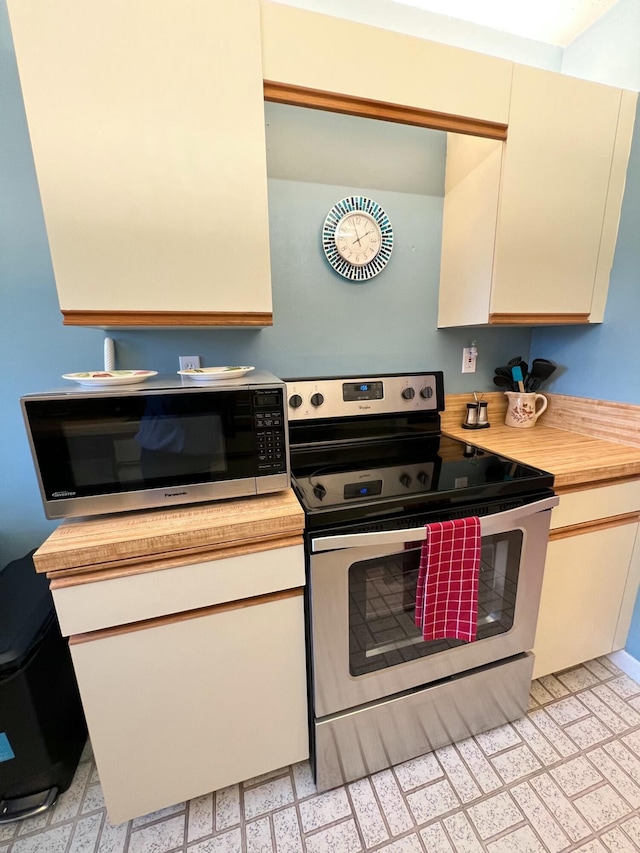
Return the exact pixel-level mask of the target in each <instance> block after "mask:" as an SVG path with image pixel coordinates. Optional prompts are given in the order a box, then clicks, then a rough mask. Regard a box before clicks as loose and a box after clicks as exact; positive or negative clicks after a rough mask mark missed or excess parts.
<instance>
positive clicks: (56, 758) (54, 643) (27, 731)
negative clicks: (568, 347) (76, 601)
mask: <svg viewBox="0 0 640 853" xmlns="http://www.w3.org/2000/svg"><path fill="white" fill-rule="evenodd" d="M32 555H33V551H32V552H31V553H30V554H27V555H26V556H25V557H22V558H21V559H19V560H14V561H13V562H12V563H9V564H8V565H7V566H5V568H4V569H2V570H0V823H7V822H9V821H14V820H21V819H23V818H26V817H31V816H32V815H34V814H37V813H38V812H41V811H44V810H45V809H47V808H49V807H50V806H52V805H53V804H54V803H55V801H56V799H57V797H58V794H59V793H61V792H62V791H65V790H66V789H67V788H68V787H69V785H70V784H71V781H72V779H73V774H74V773H75V771H76V768H77V766H78V762H79V760H80V756H81V754H82V750H83V748H84V745H85V743H86V739H87V727H86V723H85V719H84V713H83V711H82V705H81V703H80V696H79V694H78V685H77V683H76V678H75V674H74V671H73V666H72V663H71V656H70V654H69V647H68V644H67V641H66V639H65V638H64V637H62V636H61V634H60V628H59V625H58V620H57V617H56V614H55V610H54V606H53V599H52V597H51V592H50V591H49V582H48V580H47V578H46V577H45V576H44V575H39V574H37V573H36V571H35V568H34V566H33V560H32Z"/></svg>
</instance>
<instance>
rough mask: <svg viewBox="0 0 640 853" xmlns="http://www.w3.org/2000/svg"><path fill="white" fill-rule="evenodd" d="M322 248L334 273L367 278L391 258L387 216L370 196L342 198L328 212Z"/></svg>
mask: <svg viewBox="0 0 640 853" xmlns="http://www.w3.org/2000/svg"><path fill="white" fill-rule="evenodd" d="M322 247H323V249H324V253H325V255H326V257H327V260H328V261H329V263H330V264H331V266H332V267H333V268H334V270H335V271H336V272H337V273H339V274H340V275H341V276H344V278H348V279H350V280H351V281H367V279H370V278H373V277H374V275H378V273H380V272H382V270H383V269H384V268H385V266H386V265H387V264H388V262H389V258H390V257H391V251H392V250H393V229H392V227H391V223H390V222H389V217H388V216H387V214H386V213H385V212H384V210H383V209H382V208H381V207H380V205H379V204H378V203H377V202H375V201H373V200H372V199H370V198H365V197H364V196H349V197H348V198H343V199H342V200H341V201H339V202H338V203H337V204H334V206H333V207H332V208H331V210H330V211H329V213H328V214H327V218H326V219H325V221H324V225H323V226H322Z"/></svg>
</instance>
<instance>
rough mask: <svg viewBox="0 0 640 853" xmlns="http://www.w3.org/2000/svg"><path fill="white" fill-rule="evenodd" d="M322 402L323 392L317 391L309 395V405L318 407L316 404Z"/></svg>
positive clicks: (319, 404)
mask: <svg viewBox="0 0 640 853" xmlns="http://www.w3.org/2000/svg"><path fill="white" fill-rule="evenodd" d="M323 403H324V395H323V394H320V393H319V392H318V393H317V394H312V395H311V405H312V406H315V407H316V408H318V406H321V405H322V404H323Z"/></svg>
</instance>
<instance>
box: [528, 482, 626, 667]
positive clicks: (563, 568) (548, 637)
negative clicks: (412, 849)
mask: <svg viewBox="0 0 640 853" xmlns="http://www.w3.org/2000/svg"><path fill="white" fill-rule="evenodd" d="M639 509H640V485H639V483H638V481H634V482H631V483H626V484H621V485H618V486H616V485H614V486H606V487H602V488H599V489H586V490H584V491H581V492H573V493H568V494H565V495H561V497H560V506H559V507H557V510H558V516H557V517H555V513H556V510H554V511H553V513H554V515H552V527H553V528H554V529H552V531H551V540H550V542H549V546H548V550H547V559H546V563H545V572H544V581H543V585H542V597H541V602H540V613H539V617H538V627H537V632H536V640H535V645H534V653H535V664H534V671H533V675H534V678H538V677H540V676H542V675H548V674H549V673H552V672H557V671H559V670H562V669H567V668H568V667H571V666H575V665H577V664H579V663H582V662H584V661H587V660H591V659H592V658H596V657H599V656H601V655H605V654H609V653H610V652H612V651H615V650H617V649H621V648H624V645H625V642H626V639H627V633H628V631H629V625H630V622H631V615H632V612H633V606H634V604H635V600H636V595H637V592H638V585H639V582H640V545H638V544H637V539H638V538H639V537H638V528H639V525H638V510H639Z"/></svg>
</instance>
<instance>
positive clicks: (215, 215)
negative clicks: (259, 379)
mask: <svg viewBox="0 0 640 853" xmlns="http://www.w3.org/2000/svg"><path fill="white" fill-rule="evenodd" d="M222 6H224V9H222ZM9 12H10V20H11V28H12V31H13V37H14V42H15V48H16V56H17V60H18V68H19V72H20V80H21V84H22V90H23V96H24V101H25V107H26V114H27V120H28V125H29V132H30V136H31V143H32V147H33V153H34V159H35V165H36V171H37V176H38V183H39V187H40V193H41V198H42V205H43V209H44V216H45V222H46V228H47V234H48V238H49V244H50V250H51V258H52V262H53V269H54V273H55V279H56V284H57V288H58V295H59V301H60V307H61V309H62V313H63V315H64V318H65V323H68V324H78V325H104V326H117V325H133V326H145V325H169V326H171V325H229V326H233V325H258V326H259V325H269V324H270V323H271V310H272V303H271V285H270V259H269V232H268V207H267V178H266V157H265V138H264V110H263V90H262V65H261V35H260V6H259V0H234V2H232V3H224V4H220V3H217V2H211V0H191V2H189V3H188V4H185V3H181V2H180V0H158V2H154V3H152V4H149V3H148V2H144V0H109V2H106V0H97V2H95V1H94V2H81V3H78V2H77V0H56V2H55V3H50V2H47V0H10V2H9Z"/></svg>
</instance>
